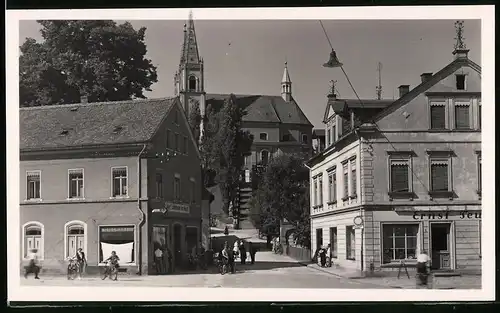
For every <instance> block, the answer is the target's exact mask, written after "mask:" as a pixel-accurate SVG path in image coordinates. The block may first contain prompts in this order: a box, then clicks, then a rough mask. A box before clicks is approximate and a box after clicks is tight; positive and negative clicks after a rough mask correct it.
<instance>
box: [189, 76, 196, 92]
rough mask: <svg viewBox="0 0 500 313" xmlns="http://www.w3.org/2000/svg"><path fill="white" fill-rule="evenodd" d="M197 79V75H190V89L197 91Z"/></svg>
mask: <svg viewBox="0 0 500 313" xmlns="http://www.w3.org/2000/svg"><path fill="white" fill-rule="evenodd" d="M196 84H197V79H196V76H189V81H188V88H189V91H196Z"/></svg>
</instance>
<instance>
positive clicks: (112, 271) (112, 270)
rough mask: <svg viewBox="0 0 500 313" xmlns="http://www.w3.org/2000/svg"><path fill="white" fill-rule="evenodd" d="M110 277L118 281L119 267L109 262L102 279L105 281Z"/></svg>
mask: <svg viewBox="0 0 500 313" xmlns="http://www.w3.org/2000/svg"><path fill="white" fill-rule="evenodd" d="M108 276H109V279H111V280H118V267H117V266H116V265H113V264H111V263H109V262H108V263H107V264H106V266H105V267H104V270H103V271H102V274H101V279H102V280H105V279H106V278H107V277H108ZM113 277H114V278H113Z"/></svg>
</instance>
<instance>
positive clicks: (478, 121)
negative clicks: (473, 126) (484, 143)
mask: <svg viewBox="0 0 500 313" xmlns="http://www.w3.org/2000/svg"><path fill="white" fill-rule="evenodd" d="M477 110H478V116H477V124H478V128H479V129H481V122H482V121H481V119H482V116H481V102H479V105H478V106H477Z"/></svg>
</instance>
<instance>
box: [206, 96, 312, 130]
mask: <svg viewBox="0 0 500 313" xmlns="http://www.w3.org/2000/svg"><path fill="white" fill-rule="evenodd" d="M229 97H230V95H228V94H207V95H206V103H207V105H208V106H211V107H213V108H215V109H216V110H220V108H221V107H222V106H223V105H224V101H225V100H227V99H229ZM234 99H235V101H236V104H237V105H238V106H240V107H242V108H243V109H244V110H245V111H246V113H247V114H246V115H245V116H244V117H243V121H246V122H270V123H287V124H303V125H310V126H312V124H311V122H310V121H309V120H308V119H307V117H306V116H305V114H304V112H303V111H302V110H301V109H300V107H299V105H298V104H297V103H296V101H295V100H293V99H292V101H290V102H287V101H285V100H283V98H281V96H265V95H234Z"/></svg>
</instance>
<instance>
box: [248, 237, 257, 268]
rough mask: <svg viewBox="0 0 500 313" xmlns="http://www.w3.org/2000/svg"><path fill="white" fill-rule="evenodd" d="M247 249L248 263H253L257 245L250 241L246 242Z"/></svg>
mask: <svg viewBox="0 0 500 313" xmlns="http://www.w3.org/2000/svg"><path fill="white" fill-rule="evenodd" d="M248 251H249V252H250V264H255V254H256V253H257V247H256V246H255V245H254V244H253V243H252V242H249V244H248Z"/></svg>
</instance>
